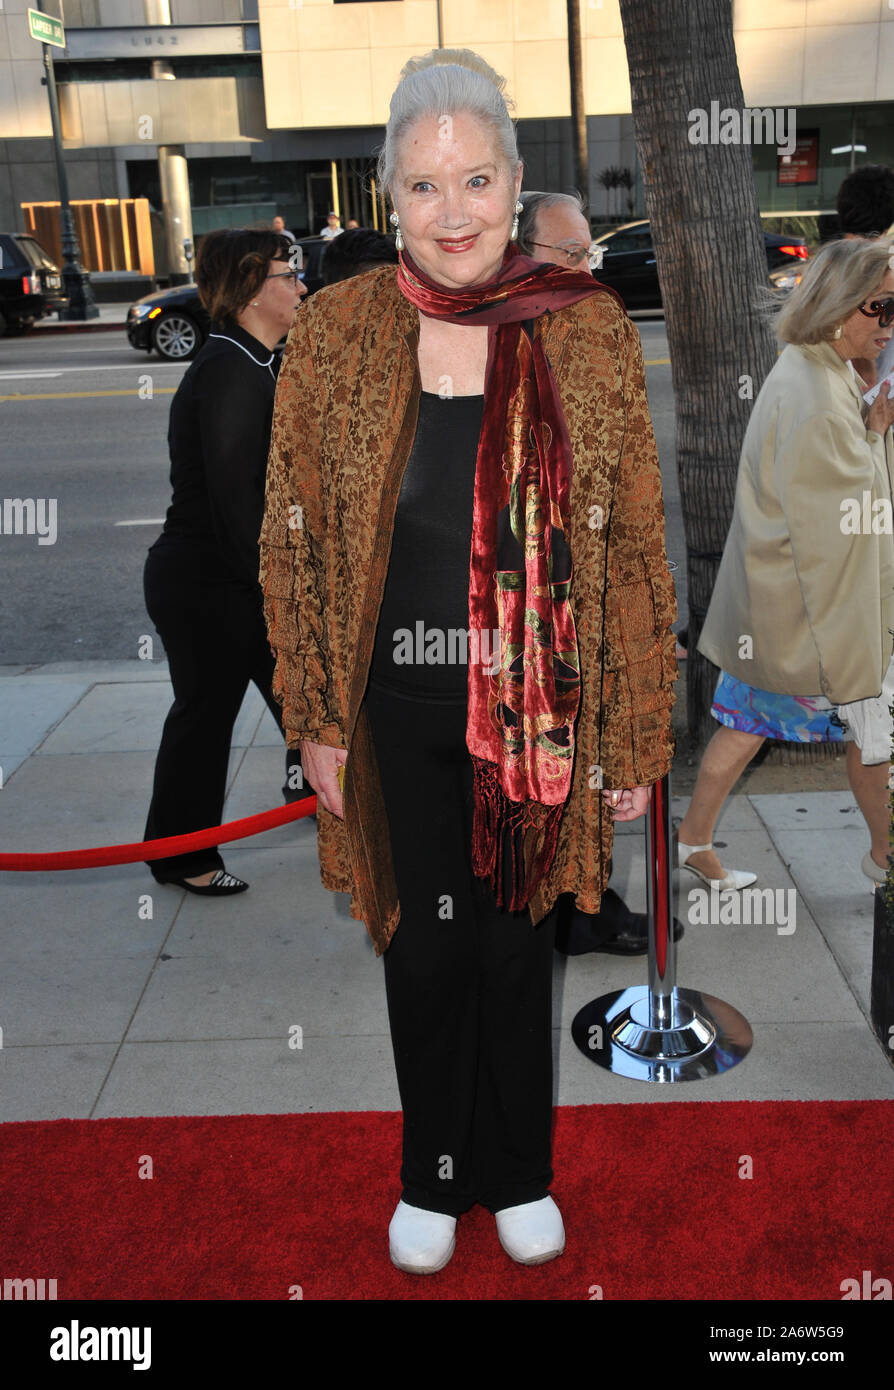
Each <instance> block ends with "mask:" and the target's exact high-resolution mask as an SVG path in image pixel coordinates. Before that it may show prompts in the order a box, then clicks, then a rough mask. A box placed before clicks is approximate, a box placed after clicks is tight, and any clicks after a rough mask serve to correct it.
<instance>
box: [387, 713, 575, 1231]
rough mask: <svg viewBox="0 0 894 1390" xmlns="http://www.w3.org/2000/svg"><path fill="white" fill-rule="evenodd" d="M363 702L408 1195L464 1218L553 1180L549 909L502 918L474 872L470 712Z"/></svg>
mask: <svg viewBox="0 0 894 1390" xmlns="http://www.w3.org/2000/svg"><path fill="white" fill-rule="evenodd" d="M366 708H367V712H368V715H369V719H370V728H371V733H372V739H373V744H374V747H375V750H376V758H377V762H378V765H379V772H380V776H381V780H382V788H383V793H384V800H385V808H386V813H387V817H388V826H389V830H390V837H391V847H392V854H393V859H394V869H395V876H396V880H397V892H398V898H399V900H400V908H401V916H400V923H399V925H398V928H397V931H396V932H395V934H394V936H393V938H392V940H391V944H390V946H389V947H388V949H387V950H386V951H385V953H384V956H383V962H384V966H385V987H386V996H387V1001H388V1016H389V1022H390V1025H391V1040H392V1045H393V1048H394V1060H395V1065H396V1069H397V1080H398V1087H399V1090H400V1098H401V1104H402V1106H403V1116H404V1119H403V1162H402V1166H401V1181H402V1183H403V1194H402V1196H403V1200H404V1201H405V1202H408V1203H409V1204H410V1205H411V1206H415V1207H422V1208H424V1209H426V1210H428V1211H439V1212H445V1213H447V1214H448V1215H451V1216H458V1215H460V1213H462V1212H464V1211H467V1210H468V1209H469V1208H470V1207H471V1206H474V1204H475V1203H476V1202H480V1203H481V1204H482V1205H483V1206H485V1207H487V1208H488V1209H489V1210H490V1211H492V1212H496V1211H499V1210H500V1209H501V1208H503V1207H509V1206H515V1205H518V1204H520V1203H523V1202H534V1201H537V1200H539V1199H540V1198H542V1197H545V1196H546V1195H547V1192H548V1189H549V1185H550V1183H551V1181H552V1177H553V1172H552V1167H551V1145H550V1138H551V1122H552V1006H551V996H552V960H553V943H554V937H555V918H554V916H553V914H550V916H549V917H548V918H546V919H545V920H544V921H543V922H541V923H540V924H539V925H538V926H537V927H534V926H532V924H531V918H530V916H529V914H528V913H527V912H526V911H525V912H518V913H515V912H508V911H501V910H500V909H499V908H498V907H497V906H496V903H495V901H494V897H493V894H492V893H491V892H490V890H489V889H488V888H487V886H486V885H484V884H482V883H481V882H480V881H479V880H477V879H476V878H475V877H474V875H473V874H472V869H471V864H470V848H471V829H472V763H471V759H470V757H469V754H468V751H467V749H466V742H465V730H466V708H465V705H445V704H433V703H429V702H424V701H415V700H408V699H403V698H400V697H393V696H392V695H391V694H390V693H388V694H386V693H384V692H382V691H381V690H379V689H377V688H375V687H373V686H370V688H369V690H368V693H367V696H366Z"/></svg>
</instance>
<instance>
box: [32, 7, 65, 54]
mask: <svg viewBox="0 0 894 1390" xmlns="http://www.w3.org/2000/svg"><path fill="white" fill-rule="evenodd" d="M28 32H29V33H30V35H31V37H32V39H37V40H38V41H39V42H40V43H51V44H52V45H53V47H54V48H64V47H65V30H64V29H63V27H62V24H61V23H60V21H59V20H58V19H54V18H53V16H52V15H50V14H41V12H40V10H29V11H28Z"/></svg>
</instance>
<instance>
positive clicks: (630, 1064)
mask: <svg viewBox="0 0 894 1390" xmlns="http://www.w3.org/2000/svg"><path fill="white" fill-rule="evenodd" d="M674 864H675V856H674V835H673V829H672V826H671V790H670V774H669V773H668V774H667V776H665V777H663V778H662V779H661V781H660V782H656V783H655V785H654V786H653V788H652V796H651V799H650V802H649V810H648V813H647V818H646V899H647V908H648V914H649V983H648V985H647V986H642V985H640V986H636V987H633V988H630V989H622V990H615V991H613V992H612V993H611V994H603V995H600V997H599V998H598V999H593V1000H592V1001H591V1002H590V1003H589V1004H585V1005H584V1007H583V1008H582V1009H581V1010H580V1012H579V1013H578V1014H577V1015H576V1016H575V1018H574V1021H573V1023H572V1025H571V1036H572V1037H573V1039H574V1041H575V1043H576V1044H577V1046H578V1047H579V1048H580V1050H581V1052H583V1053H584V1054H585V1055H586V1056H587V1057H589V1058H590V1059H591V1060H592V1061H594V1062H595V1063H596V1064H597V1065H598V1066H601V1067H604V1068H605V1069H606V1071H611V1072H615V1073H616V1074H617V1075H619V1076H626V1077H630V1078H631V1079H632V1080H635V1081H653V1082H659V1083H665V1082H674V1081H701V1080H704V1079H705V1078H706V1077H709V1076H716V1075H717V1074H718V1073H720V1072H725V1071H729V1070H730V1068H731V1067H734V1066H736V1065H737V1064H738V1063H739V1062H741V1061H742V1059H743V1057H746V1056H747V1055H748V1053H749V1051H750V1050H751V1044H752V1042H753V1034H752V1032H751V1026H750V1024H749V1023H748V1020H747V1019H746V1018H744V1017H743V1016H742V1014H740V1013H739V1011H738V1009H734V1008H733V1006H732V1005H731V1004H727V1003H725V1002H724V1001H723V1000H722V999H717V998H715V997H714V995H712V994H703V993H701V992H700V991H699V990H695V989H681V988H679V986H678V985H677V982H676V978H677V962H676V951H677V948H676V944H675V942H674V937H673V920H674V911H673V907H674V885H673V874H674Z"/></svg>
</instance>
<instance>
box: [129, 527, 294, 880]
mask: <svg viewBox="0 0 894 1390" xmlns="http://www.w3.org/2000/svg"><path fill="white" fill-rule="evenodd" d="M143 590H144V594H145V598H146V608H147V610H148V613H149V616H150V618H151V619H152V621H153V623H154V624H155V627H156V629H157V631H158V634H159V636H160V637H161V640H162V642H163V643H164V648H165V651H166V653H167V657H168V666H169V669H170V675H171V684H172V686H173V687H174V703H173V704H172V706H171V709H170V712H169V713H168V716H167V719H166V720H165V724H164V731H163V733H162V736H161V746H160V748H159V750H158V757H157V759H156V762H155V778H154V782H153V787H152V802H151V804H150V807H149V815H148V818H147V820H146V829H145V836H144V838H145V839H147V840H155V839H163V838H164V837H165V836H168V835H180V834H184V833H186V832H188V831H191V830H203V829H205V828H206V827H207V826H211V825H220V823H221V817H222V815H223V806H224V798H225V795H226V785H227V766H228V762H229V756H230V741H231V739H232V736H233V725H234V724H235V722H236V716H237V715H238V713H239V709H240V706H241V704H242V700H243V697H244V695H245V692H246V690H247V689H248V684H249V681H254V683H255V685H256V686H257V687H258V689H259V690H260V692H261V694H262V695H263V697H264V699H265V701H266V703H267V707H268V709H269V710H270V712H271V714H272V715H273V717H274V719H275V720H276V722H277V724H278V725H279V728H280V729H282V711H281V709H280V707H279V705H278V703H277V701H276V699H275V697H274V695H273V690H272V685H271V682H272V679H273V667H274V660H273V655H272V653H271V651H270V647H269V645H268V643H267V634H266V630H265V625H264V613H263V608H262V606H261V598H260V589H258V590H257V591H256V592H252V590H251V589H250V588H249V587H248V586H247V585H241V584H235V583H220V584H214V583H202V582H200V581H199V580H198V579H197V576H196V574H195V566H194V565H193V566H192V568H191V569H190V568H188V567H187V565H186V563H185V562H183V561H179V560H178V557H177V555H176V554H175V553H168V554H166V553H165V552H164V551H156V550H152V551H150V552H149V555H148V557H147V560H146V565H145V569H144V573H143ZM300 768H301V762H300V758H299V755H298V752H297V750H294V751H293V750H289V751H288V752H287V754H286V786H293V785H296V784H297V785H300V784H301V776H300ZM283 790H285V788H284V789H283ZM307 792H308V794H309V795H312V794H313V788H312V787H310V786H309V784H308V785H307ZM223 867H224V862H223V859H222V858H221V855H220V851H219V850H218V849H216V848H214V847H212V848H210V849H203V850H195V851H194V852H193V853H190V854H178V855H173V856H171V857H169V858H167V859H154V860H152V861H150V862H149V868H150V869H151V870H152V874H153V877H155V878H156V879H157V880H158V881H159V882H164V881H165V880H166V879H171V878H194V877H197V876H198V875H199V874H204V873H208V872H209V871H211V870H214V869H222V868H223Z"/></svg>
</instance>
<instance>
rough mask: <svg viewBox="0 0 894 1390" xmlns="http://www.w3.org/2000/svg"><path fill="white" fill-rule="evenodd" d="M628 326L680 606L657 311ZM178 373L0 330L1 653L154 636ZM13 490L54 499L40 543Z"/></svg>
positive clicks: (38, 655) (110, 338) (12, 658)
mask: <svg viewBox="0 0 894 1390" xmlns="http://www.w3.org/2000/svg"><path fill="white" fill-rule="evenodd" d="M122 316H123V310H122ZM638 327H639V329H640V333H641V336H642V341H643V350H644V356H645V359H646V364H647V384H648V391H649V404H650V408H651V411H652V418H653V421H654V425H655V434H656V438H657V440H658V447H659V454H660V457H661V465H662V475H663V478H664V488H665V507H666V512H667V519H668V555H669V556H670V557H671V559H672V560H675V561H676V562H677V563H678V564H679V568H678V569H677V570H676V571H675V575H674V577H675V579H676V581H677V597H678V601H679V602H680V605H681V613H685V576H684V573H683V571H684V557H685V549H684V543H683V530H682V519H681V515H680V507H679V496H678V489H677V479H676V469H675V466H674V418H673V395H672V391H671V375H670V366H669V365H668V362H667V339H666V337H665V331H664V323H663V321H660V320H641V321H640V322H639V323H638ZM184 371H185V365H183V366H175V365H172V364H169V363H166V362H164V361H162V360H161V359H160V358H157V357H154V356H152V357H150V356H148V355H147V354H145V353H137V352H135V351H134V350H133V349H132V348H131V347H130V345H129V344H128V342H127V340H126V338H125V336H124V331H123V329H122V331H121V333H120V335H119V334H118V333H117V332H111V333H98V334H87V333H84V334H81V333H75V334H71V335H65V336H63V335H62V334H58V335H55V334H54V335H43V334H41V333H40V332H39V331H34V332H32V333H31V334H30V335H28V336H26V337H22V338H3V339H0V441H2V442H0V556H2V575H3V582H2V585H0V664H2V665H25V666H27V665H33V664H39V663H41V662H47V661H72V660H91V661H92V660H100V661H102V660H121V659H133V658H134V657H136V656H137V655H138V654H139V650H140V642H141V639H142V638H143V637H145V636H146V635H152V636H154V630H153V627H152V624H151V622H150V621H149V618H148V616H147V614H146V611H145V607H144V603H143V590H142V570H143V561H144V559H145V555H146V551H147V549H148V547H149V545H150V544H151V543H152V541H153V540H154V539H155V537H156V536H157V535H158V533H159V531H160V529H161V524H162V520H163V518H164V514H165V511H166V508H167V506H168V502H169V500H170V498H169V482H168V467H169V463H168V454H167V427H168V413H169V411H170V406H171V399H172V397H173V394H174V392H175V391H176V389H177V385H178V383H179V381H180V379H181V377H182V375H183V372H184ZM14 498H22V499H28V498H30V499H34V500H35V502H38V501H39V500H40V499H43V500H44V501H45V502H49V500H50V499H55V517H56V525H55V537H54V538H53V539H52V540H51V537H52V532H51V530H50V527H49V524H48V522H49V518H50V516H51V515H52V512H51V510H48V511H47V512H46V513H45V514H44V515H45V524H44V527H43V532H44V540H45V543H41V539H40V536H39V534H38V533H37V531H39V530H40V529H41V527H40V525H39V518H40V511H39V510H38V511H37V512H36V513H35V516H36V518H37V521H38V526H37V530H36V531H35V533H34V534H30V535H29V534H15V533H14V532H15V526H14V524H13V523H14V518H12V516H11V513H8V511H4V510H3V508H2V503H3V501H4V499H14ZM11 532H12V533H11ZM155 641H156V645H157V638H155ZM154 654H155V656H156V657H157V656H159V655H160V654H161V653H160V652H159V651H158V650H156V651H155V653H154Z"/></svg>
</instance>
